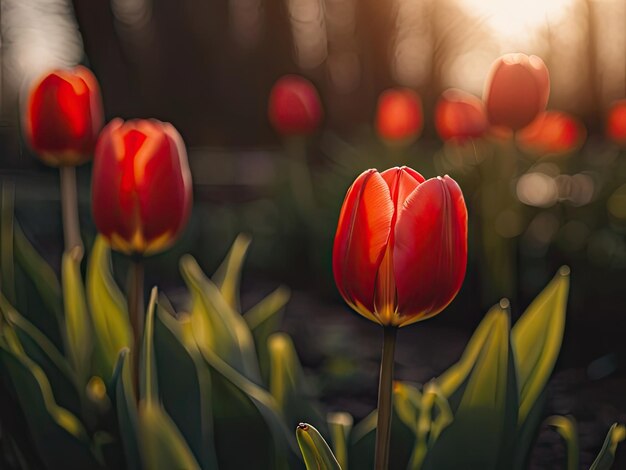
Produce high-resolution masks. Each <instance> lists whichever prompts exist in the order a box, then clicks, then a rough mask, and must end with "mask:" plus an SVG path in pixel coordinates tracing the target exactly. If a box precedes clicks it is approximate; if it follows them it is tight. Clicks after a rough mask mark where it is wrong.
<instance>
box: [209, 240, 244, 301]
mask: <svg viewBox="0 0 626 470" xmlns="http://www.w3.org/2000/svg"><path fill="white" fill-rule="evenodd" d="M250 241H251V239H250V237H249V236H248V235H245V234H239V235H238V236H237V238H236V239H235V242H234V243H233V246H232V247H231V248H230V251H229V252H228V255H226V258H225V259H224V261H222V264H221V265H220V267H219V268H217V271H216V272H215V274H214V275H213V282H214V283H215V285H216V286H217V287H218V288H219V290H220V292H221V293H222V296H224V300H226V302H227V303H228V305H230V307H231V308H232V309H233V310H235V311H236V312H241V305H240V301H239V284H240V282H241V270H242V267H243V263H244V261H245V259H246V254H247V253H248V248H249V246H250Z"/></svg>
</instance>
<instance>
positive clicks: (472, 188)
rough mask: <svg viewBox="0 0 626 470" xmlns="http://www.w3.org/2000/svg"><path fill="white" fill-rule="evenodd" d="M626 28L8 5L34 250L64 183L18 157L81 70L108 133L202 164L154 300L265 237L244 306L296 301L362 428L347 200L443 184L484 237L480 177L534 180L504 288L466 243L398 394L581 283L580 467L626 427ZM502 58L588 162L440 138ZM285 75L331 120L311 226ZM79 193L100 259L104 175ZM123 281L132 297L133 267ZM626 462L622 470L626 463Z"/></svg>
mask: <svg viewBox="0 0 626 470" xmlns="http://www.w3.org/2000/svg"><path fill="white" fill-rule="evenodd" d="M624 25H626V1H624V0H543V1H542V0H527V1H520V0H437V1H436V0H387V1H380V0H214V1H206V0H177V1H173V0H74V1H69V0H0V41H1V42H0V61H1V62H0V175H1V177H2V181H3V183H4V184H5V187H6V185H7V184H8V185H14V187H15V204H16V212H17V218H18V220H19V221H20V223H21V225H22V226H23V228H24V230H25V232H26V234H27V236H28V237H29V238H30V239H31V241H32V242H33V243H34V244H35V246H36V247H37V248H38V249H39V250H40V251H41V252H42V254H44V256H45V257H46V258H47V259H48V260H49V261H50V262H51V263H52V264H53V265H54V266H55V267H57V268H58V266H59V262H60V253H61V251H62V238H61V227H60V220H61V218H60V207H59V191H58V181H57V177H58V175H57V172H56V171H54V170H52V169H49V168H46V167H44V166H43V165H42V164H40V163H39V162H38V161H37V160H36V158H34V157H33V156H32V155H31V154H29V152H28V150H27V149H26V148H25V147H24V145H23V143H22V139H21V135H20V103H21V96H22V94H23V90H24V88H25V87H26V86H27V84H28V83H29V82H30V81H31V80H32V79H33V78H36V77H38V76H39V75H40V74H41V73H42V72H44V71H46V70H47V69H49V68H51V67H57V66H63V65H73V64H76V63H83V64H85V65H87V66H88V67H89V68H91V69H92V70H93V72H94V73H95V75H96V76H97V78H98V80H99V81H100V85H101V87H102V94H103V99H104V109H105V113H106V117H107V120H109V119H111V118H113V117H117V116H119V117H123V118H133V117H155V118H158V119H161V120H164V121H169V122H171V123H173V124H174V125H175V126H176V127H177V129H178V130H179V131H180V133H181V134H182V136H183V138H184V139H185V142H186V144H187V147H188V152H189V157H190V164H191V167H192V172H193V178H194V196H195V207H194V212H193V217H192V221H191V223H190V226H189V228H188V229H187V231H186V232H185V234H184V237H183V239H182V240H181V241H180V242H179V243H178V244H177V245H176V247H175V248H173V249H172V250H170V251H169V252H168V253H166V254H163V255H159V256H157V257H154V258H152V259H151V260H149V261H148V263H149V266H148V269H147V276H148V284H154V283H157V282H158V283H159V285H160V286H161V287H162V288H164V290H166V292H168V295H170V297H173V298H174V299H175V300H176V295H177V293H178V292H180V291H179V286H180V284H181V280H180V276H179V274H178V269H177V262H178V261H177V260H178V258H179V257H180V256H181V255H182V254H183V253H186V252H191V253H193V254H194V255H195V256H196V257H197V258H198V259H199V260H200V262H201V264H202V266H203V267H204V268H205V270H206V271H207V272H212V271H213V269H214V268H215V267H216V266H217V264H218V262H219V261H220V259H221V258H222V257H223V256H224V254H225V253H226V250H227V248H228V246H229V245H230V244H231V243H232V241H233V239H234V237H235V236H236V235H237V234H238V233H240V232H247V233H249V234H251V235H252V237H253V244H252V249H251V253H250V258H249V262H248V265H247V270H246V271H245V275H244V280H243V282H244V284H243V289H244V306H245V304H246V302H247V303H248V304H252V302H253V301H254V300H256V299H258V298H260V297H261V296H262V295H263V294H264V293H266V292H268V291H269V290H270V289H272V288H273V287H275V286H276V285H277V284H280V283H284V284H286V285H288V286H289V287H290V288H291V289H292V291H293V299H292V301H291V303H290V305H289V307H288V309H287V312H286V314H285V321H284V328H285V329H286V330H287V331H289V332H290V333H292V334H293V335H294V338H295V343H296V347H297V349H298V352H299V354H300V355H301V357H302V359H303V363H304V365H305V366H306V367H307V368H308V370H309V371H310V372H311V374H310V382H311V388H312V389H314V390H316V391H317V392H318V393H319V395H320V399H321V401H322V402H323V403H324V405H325V406H326V408H327V409H328V410H339V409H347V410H349V411H350V412H352V413H353V414H354V415H355V417H357V418H360V417H363V416H365V415H366V414H367V413H368V412H369V411H371V409H373V408H374V406H375V397H376V383H377V363H378V360H379V354H380V351H379V348H380V338H379V336H380V331H379V329H378V328H377V327H376V326H375V325H373V324H370V323H369V322H368V321H367V320H364V319H362V318H360V317H358V316H357V315H356V314H353V313H351V312H350V311H349V310H348V309H347V308H346V307H345V306H344V305H343V303H342V302H341V300H340V298H339V296H338V294H337V292H336V290H335V287H334V283H333V280H332V273H331V270H330V259H331V248H332V239H333V235H334V229H335V224H336V220H337V216H338V212H339V208H340V205H341V202H342V199H343V196H344V194H345V191H346V189H347V187H348V186H349V184H350V183H351V181H352V180H353V179H354V177H355V176H356V175H358V174H359V173H360V172H361V171H363V170H364V169H366V168H369V167H377V168H379V169H384V168H387V167H389V166H393V165H395V164H401V163H404V164H408V165H410V166H412V167H413V168H415V169H417V170H418V171H420V172H422V173H423V174H424V175H425V176H435V175H437V174H442V173H450V174H451V175H452V176H453V177H454V178H456V179H457V180H458V181H459V183H460V184H461V186H462V188H463V189H464V191H465V195H466V199H467V201H468V205H469V209H470V213H471V214H473V215H472V217H474V218H475V219H476V220H483V221H484V220H485V218H484V217H483V219H481V215H482V212H483V211H485V210H486V209H485V206H484V201H485V200H487V201H489V200H490V199H493V200H497V199H498V194H497V193H494V194H492V195H490V194H489V193H488V192H487V191H489V189H488V188H487V186H486V185H485V184H484V180H481V179H480V178H481V177H480V174H479V172H478V170H477V168H478V166H479V163H480V161H481V160H483V159H484V158H487V157H489V158H492V159H493V158H496V159H511V160H514V161H517V162H521V163H519V164H518V165H517V171H516V173H515V176H514V178H512V179H511V180H510V181H508V183H507V184H506V185H505V186H504V189H503V191H505V192H506V193H507V198H510V200H511V201H513V202H512V203H511V204H509V205H504V206H499V205H497V204H496V207H495V208H494V209H493V211H495V213H494V214H493V217H491V218H489V227H488V229H489V230H491V231H492V232H493V233H494V234H495V236H496V238H497V239H498V240H499V242H502V241H504V243H505V244H506V246H508V247H510V250H509V253H508V255H507V256H508V257H507V258H506V265H507V266H509V267H510V269H509V271H507V272H503V273H502V278H499V277H498V276H496V277H495V278H494V270H493V269H491V271H490V269H486V268H485V266H486V264H488V263H492V264H493V263H494V261H493V259H491V260H489V261H488V260H487V259H486V257H487V255H488V254H489V249H488V248H489V247H488V246H487V247H485V246H484V244H483V243H482V242H481V240H482V237H483V233H484V231H485V228H484V226H485V224H482V225H480V227H482V228H479V224H476V225H472V226H471V227H470V230H471V235H470V237H471V239H470V246H471V251H470V260H469V265H468V273H467V277H466V281H465V284H464V287H463V289H462V291H461V293H460V295H459V297H458V298H457V299H456V300H455V301H454V302H453V304H452V305H451V306H450V307H449V308H448V309H447V310H446V311H445V312H444V313H443V314H442V315H440V316H438V317H436V318H435V319H432V320H428V321H427V322H425V323H424V324H419V325H414V326H412V327H409V328H407V329H405V330H403V331H401V333H400V343H399V350H398V366H397V376H398V378H402V379H406V380H412V381H415V382H420V383H421V382H425V381H427V380H428V379H429V378H431V377H433V376H436V375H437V374H439V373H440V372H441V371H443V370H444V369H445V368H446V367H448V366H449V365H450V364H452V363H453V362H454V361H455V360H456V359H457V358H458V357H459V355H460V353H461V351H462V350H463V347H464V345H465V342H466V340H467V338H469V336H470V334H471V332H472V331H473V328H474V327H475V326H476V325H477V323H478V322H479V320H480V319H481V318H482V315H483V314H484V312H485V311H486V309H487V308H488V307H489V306H490V305H492V304H494V303H496V302H497V301H498V300H499V299H500V298H501V297H503V296H507V297H510V298H511V302H512V305H513V309H512V316H513V320H515V318H517V317H518V316H519V314H520V313H521V312H522V311H523V309H524V308H525V307H526V306H527V305H528V303H529V302H530V301H531V300H532V298H534V296H535V295H536V294H537V293H538V292H539V291H540V290H541V288H542V287H543V286H544V285H545V284H546V283H547V282H548V280H549V279H550V278H551V277H552V276H553V275H554V273H555V272H556V270H557V269H558V267H559V266H560V265H562V264H567V265H569V266H570V267H571V268H572V291H571V294H570V303H569V310H568V320H567V326H566V336H565V340H564V345H563V349H562V352H561V356H560V359H559V362H558V365H557V370H556V372H555V375H554V378H553V380H552V382H551V385H550V399H549V404H548V406H549V411H551V412H558V413H561V414H568V413H571V414H573V415H574V416H575V417H576V419H577V420H578V421H579V426H580V433H581V447H582V448H583V451H584V454H583V457H582V459H581V462H582V463H583V464H588V463H590V461H591V460H592V458H593V457H592V456H593V455H594V454H595V453H596V451H597V449H598V448H599V446H600V445H601V441H602V439H603V437H604V432H605V430H606V428H607V427H608V426H609V425H610V424H611V423H612V422H614V421H616V420H618V421H622V422H624V421H625V420H626V342H625V339H624V338H625V333H626V318H625V317H626V289H625V287H626V153H625V152H624V151H623V150H621V149H620V148H619V147H618V146H617V145H615V144H613V143H611V142H609V141H608V140H607V139H606V138H605V136H604V125H605V116H606V112H607V109H608V108H609V106H610V105H611V103H612V102H613V101H614V100H616V99H620V98H624V97H626V28H624ZM507 52H525V53H528V54H531V53H532V54H536V55H539V56H540V57H542V58H543V59H544V61H545V62H546V64H547V66H548V68H549V70H550V76H551V95H550V101H549V105H548V107H549V108H550V109H557V110H563V111H567V112H570V113H572V114H574V115H576V116H577V117H578V118H580V119H581V120H582V122H583V123H584V124H585V126H586V128H587V132H588V135H587V139H586V142H585V144H584V145H583V146H582V148H581V149H580V150H579V151H576V152H575V153H573V154H570V155H567V156H562V157H560V158H545V159H540V160H537V159H532V158H531V157H530V156H528V155H525V154H524V153H523V152H521V151H520V150H519V149H516V148H515V147H514V146H512V145H509V144H508V143H506V142H504V143H503V142H497V143H492V142H478V143H476V144H475V145H473V146H470V147H468V146H464V147H459V146H453V145H448V144H444V143H443V142H441V141H440V140H439V139H438V137H437V135H436V133H435V129H434V125H433V119H432V116H433V109H434V105H435V103H436V100H437V98H438V97H439V95H440V94H441V92H442V91H444V90H445V89H446V88H448V87H458V88H462V89H464V90H467V91H469V92H471V93H474V94H476V95H477V96H480V95H481V94H482V89H483V84H484V81H485V78H486V76H487V73H488V71H489V66H490V64H491V63H492V61H493V60H494V59H495V58H497V57H498V56H500V55H501V54H503V53H507ZM285 73H299V74H302V75H304V76H305V77H307V78H308V79H310V80H311V81H312V82H313V83H314V84H315V85H316V87H317V88H318V90H319V92H320V96H321V99H322V102H323V105H324V109H325V120H324V125H323V128H322V129H321V130H320V132H319V133H317V134H316V135H314V136H312V137H311V138H310V139H309V140H308V142H307V150H308V152H307V158H308V165H309V167H310V171H311V177H312V182H313V189H314V196H315V201H316V206H315V210H314V211H313V212H310V213H302V212H301V211H299V210H298V208H297V207H295V204H294V198H293V195H292V193H291V186H290V185H289V184H288V181H287V180H288V171H287V170H286V168H287V167H288V166H289V158H290V155H289V152H286V151H285V146H284V143H283V142H282V141H281V139H280V137H279V136H278V135H277V134H276V133H275V132H274V131H273V130H272V128H271V126H270V124H269V122H268V120H267V98H268V94H269V91H270V89H271V87H272V84H273V83H274V82H275V81H276V79H277V78H279V77H280V76H281V75H283V74H285ZM392 86H405V87H410V88H413V89H414V90H416V91H417V92H418V93H419V94H420V96H421V98H422V101H423V107H424V122H425V126H424V131H423V133H422V136H421V137H420V139H419V140H418V141H417V142H416V143H414V144H412V145H411V146H409V147H407V148H403V149H398V148H394V147H390V146H388V145H386V144H385V143H384V142H382V141H381V140H380V139H378V138H377V136H376V134H375V131H374V129H373V125H372V123H373V117H374V113H375V109H376V100H377V97H378V95H379V93H380V92H381V91H383V90H384V89H386V88H388V87H392ZM78 174H79V189H80V205H81V207H80V209H81V219H82V221H83V224H82V225H83V231H84V237H85V239H86V240H88V241H89V240H91V239H93V236H94V234H95V229H94V226H93V223H92V222H91V220H90V206H89V204H90V201H89V187H90V181H89V179H90V166H89V165H86V166H84V167H82V168H80V169H79V172H78ZM481 181H482V182H481ZM486 188H487V189H486ZM499 188H500V189H499V190H502V188H501V187H499ZM505 199H506V198H505ZM474 229H475V230H474ZM498 237H499V238H498ZM115 263H116V269H117V270H118V271H119V273H118V274H119V280H120V281H121V283H122V284H123V282H124V274H123V273H124V270H125V265H124V263H125V260H124V259H122V258H119V259H117V258H116V259H115ZM490 266H491V265H490ZM495 266H498V262H495ZM495 272H496V273H497V272H498V269H497V268H496V269H495ZM503 278H505V279H506V282H504V281H503V282H500V281H502V279H503ZM18 288H19V287H18ZM178 301H179V302H180V303H181V304H184V299H178ZM559 446H560V444H559V440H558V437H555V435H552V434H550V433H547V432H546V433H543V434H542V436H541V438H540V440H539V445H538V447H537V449H536V451H535V454H536V455H535V456H534V457H533V465H535V466H536V468H558V466H557V467H554V465H556V464H555V462H557V461H559V459H560V456H559V453H562V450H563V449H561V448H560V447H559ZM623 453H624V452H623V451H622V452H621V454H623ZM621 454H620V455H618V462H617V464H616V468H623V467H620V466H619V465H626V463H624V462H625V460H624V456H623V455H621ZM620 458H621V461H620V460H619V459H620Z"/></svg>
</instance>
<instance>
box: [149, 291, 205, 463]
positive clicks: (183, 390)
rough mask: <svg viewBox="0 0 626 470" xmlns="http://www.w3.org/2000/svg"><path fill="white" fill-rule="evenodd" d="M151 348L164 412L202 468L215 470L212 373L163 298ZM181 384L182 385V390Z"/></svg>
mask: <svg viewBox="0 0 626 470" xmlns="http://www.w3.org/2000/svg"><path fill="white" fill-rule="evenodd" d="M154 348H155V358H156V363H157V367H158V370H159V374H158V378H159V393H160V397H161V400H162V401H163V406H164V408H165V410H166V412H167V413H168V415H169V416H170V417H171V418H172V421H174V424H176V426H177V427H178V429H179V430H180V432H181V434H182V435H183V437H184V438H185V441H186V442H187V443H188V444H189V448H190V449H191V451H192V452H193V453H194V455H195V457H196V460H197V461H198V463H199V464H200V465H201V467H202V468H204V469H211V470H214V469H217V457H216V455H215V447H214V435H213V416H212V411H211V393H212V392H211V372H210V371H209V369H208V366H207V365H206V364H205V363H204V360H203V359H202V356H201V355H200V351H199V350H198V349H197V346H196V344H195V342H194V341H193V338H191V341H189V342H188V343H187V344H183V341H182V331H181V327H180V325H179V322H178V320H177V319H176V318H175V317H174V314H173V310H172V309H171V307H170V306H169V303H168V302H167V300H166V299H165V298H164V297H161V298H160V299H159V301H158V305H157V317H156V321H155V325H154ZM180 384H185V387H181V386H180Z"/></svg>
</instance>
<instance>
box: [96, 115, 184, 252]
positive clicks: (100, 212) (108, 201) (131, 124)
mask: <svg viewBox="0 0 626 470" xmlns="http://www.w3.org/2000/svg"><path fill="white" fill-rule="evenodd" d="M191 204H192V194H191V172H190V171H189V164H188V162H187V152H186V150H185V144H184V142H183V139H182V138H181V136H180V134H179V133H178V132H177V131H176V129H175V128H174V126H172V125H171V124H169V123H164V122H160V121H157V120H154V119H150V120H146V119H138V120H131V121H126V122H124V121H122V120H121V119H119V118H118V119H114V120H113V121H111V122H110V123H109V124H108V125H107V126H106V127H105V128H104V129H103V130H102V134H101V135H100V138H99V139H98V143H97V145H96V151H95V156H94V165H93V176H92V207H93V216H94V220H95V223H96V226H97V227H98V231H99V232H100V233H102V235H104V236H105V237H106V238H107V239H108V241H109V243H110V244H111V246H112V247H113V248H114V249H116V250H118V251H121V252H123V253H126V254H142V255H148V254H153V253H156V252H159V251H162V250H164V249H166V248H167V247H169V246H170V245H171V244H172V243H173V242H174V241H175V240H176V238H177V236H178V235H179V234H180V232H181V231H182V229H183V228H184V226H185V224H186V223H187V220H188V219H189V214H190V210H191Z"/></svg>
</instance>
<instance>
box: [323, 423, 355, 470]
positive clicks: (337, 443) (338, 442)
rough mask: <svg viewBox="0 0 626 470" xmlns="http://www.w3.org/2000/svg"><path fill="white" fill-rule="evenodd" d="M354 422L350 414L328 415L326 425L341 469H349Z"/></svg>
mask: <svg viewBox="0 0 626 470" xmlns="http://www.w3.org/2000/svg"><path fill="white" fill-rule="evenodd" d="M353 422H354V420H353V418H352V415H351V414H350V413H345V412H341V411H339V412H335V413H328V415H327V416H326V423H327V424H328V429H329V431H330V440H331V443H332V447H333V454H334V455H335V458H336V459H337V463H339V466H340V467H341V468H345V469H347V468H348V443H349V437H350V431H351V430H352V424H353Z"/></svg>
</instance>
